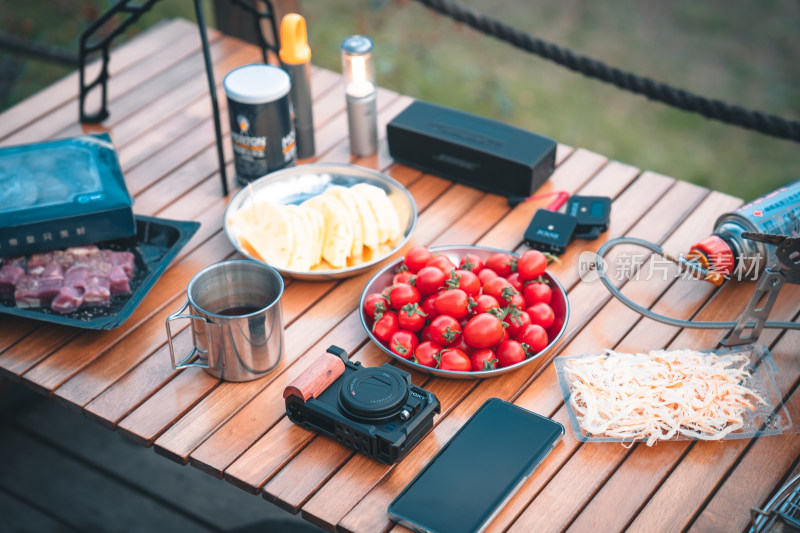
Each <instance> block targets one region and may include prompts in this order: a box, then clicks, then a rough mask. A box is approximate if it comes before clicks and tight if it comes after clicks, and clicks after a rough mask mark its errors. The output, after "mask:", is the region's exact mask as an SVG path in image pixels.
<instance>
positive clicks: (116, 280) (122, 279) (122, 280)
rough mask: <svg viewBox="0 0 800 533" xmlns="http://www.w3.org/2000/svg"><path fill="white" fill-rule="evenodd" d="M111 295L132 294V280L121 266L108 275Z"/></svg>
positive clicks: (114, 268)
mask: <svg viewBox="0 0 800 533" xmlns="http://www.w3.org/2000/svg"><path fill="white" fill-rule="evenodd" d="M108 280H109V282H110V289H111V294H130V292H131V287H130V279H128V276H127V274H125V270H124V269H123V268H122V267H121V266H115V267H113V268H112V269H111V272H109V274H108Z"/></svg>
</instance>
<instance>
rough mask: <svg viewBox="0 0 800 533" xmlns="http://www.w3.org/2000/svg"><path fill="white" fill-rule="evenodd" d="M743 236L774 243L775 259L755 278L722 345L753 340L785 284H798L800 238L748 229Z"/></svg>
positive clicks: (761, 328) (733, 344)
mask: <svg viewBox="0 0 800 533" xmlns="http://www.w3.org/2000/svg"><path fill="white" fill-rule="evenodd" d="M742 237H744V238H746V239H750V240H752V241H758V242H763V243H766V244H771V245H774V246H776V248H775V257H776V258H777V260H776V262H775V264H774V265H770V266H768V267H767V268H766V270H765V271H764V275H763V276H762V277H761V279H759V280H758V284H757V285H756V290H755V292H753V296H751V297H750V301H749V302H747V307H745V310H744V311H743V312H742V314H741V316H740V317H739V320H738V321H737V322H736V326H735V327H734V328H733V331H731V334H730V335H729V336H728V337H726V338H725V339H723V341H722V344H724V345H725V346H741V345H742V344H752V343H755V342H756V341H757V340H758V336H759V335H761V331H762V330H763V329H764V324H765V323H766V321H767V318H768V317H769V313H770V311H772V307H773V306H774V305H775V300H777V298H778V293H779V292H780V290H781V287H783V285H784V283H787V282H788V283H794V284H800V239H798V238H793V237H786V236H784V235H768V234H762V233H749V232H745V233H742Z"/></svg>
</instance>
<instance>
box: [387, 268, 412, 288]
mask: <svg viewBox="0 0 800 533" xmlns="http://www.w3.org/2000/svg"><path fill="white" fill-rule="evenodd" d="M415 282H416V276H415V275H414V273H413V272H410V271H408V270H406V271H405V272H398V273H397V274H395V275H394V277H393V278H392V284H393V285H397V284H398V283H408V284H409V285H414V283H415Z"/></svg>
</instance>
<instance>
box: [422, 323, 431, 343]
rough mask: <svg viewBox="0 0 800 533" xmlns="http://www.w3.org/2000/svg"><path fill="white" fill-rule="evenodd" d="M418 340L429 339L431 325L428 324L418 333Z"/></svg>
mask: <svg viewBox="0 0 800 533" xmlns="http://www.w3.org/2000/svg"><path fill="white" fill-rule="evenodd" d="M419 340H420V341H429V340H431V325H430V324H428V325H427V326H425V327H424V328H422V331H421V332H420V333H419Z"/></svg>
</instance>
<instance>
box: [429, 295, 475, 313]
mask: <svg viewBox="0 0 800 533" xmlns="http://www.w3.org/2000/svg"><path fill="white" fill-rule="evenodd" d="M433 306H434V307H435V308H436V312H437V313H439V314H440V315H450V316H451V317H453V318H456V319H462V318H464V317H465V316H467V313H469V297H468V296H467V293H466V292H464V291H462V290H461V289H452V290H449V291H444V292H442V293H440V294H439V295H438V296H437V297H436V301H435V302H434V303H433Z"/></svg>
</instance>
